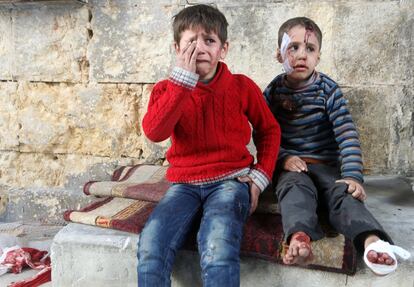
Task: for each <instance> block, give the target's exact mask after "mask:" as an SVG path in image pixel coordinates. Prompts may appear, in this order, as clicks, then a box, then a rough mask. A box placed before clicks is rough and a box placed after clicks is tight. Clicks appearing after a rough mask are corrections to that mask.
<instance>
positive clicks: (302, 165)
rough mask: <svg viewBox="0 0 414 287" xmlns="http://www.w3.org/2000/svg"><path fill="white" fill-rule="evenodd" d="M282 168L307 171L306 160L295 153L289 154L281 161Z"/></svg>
mask: <svg viewBox="0 0 414 287" xmlns="http://www.w3.org/2000/svg"><path fill="white" fill-rule="evenodd" d="M283 169H284V170H287V171H294V172H302V171H308V166H307V165H306V162H305V161H303V160H302V159H301V158H300V157H298V156H296V155H289V156H287V157H286V159H285V161H284V162H283Z"/></svg>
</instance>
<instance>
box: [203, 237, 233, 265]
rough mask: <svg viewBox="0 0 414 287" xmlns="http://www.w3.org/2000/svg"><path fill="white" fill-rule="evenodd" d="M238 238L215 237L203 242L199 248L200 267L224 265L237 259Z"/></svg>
mask: <svg viewBox="0 0 414 287" xmlns="http://www.w3.org/2000/svg"><path fill="white" fill-rule="evenodd" d="M239 246H240V240H239V239H237V238H236V237H233V238H215V239H212V240H209V241H208V242H205V244H204V246H202V247H201V248H200V249H202V250H200V255H201V267H202V268H205V267H206V266H225V265H228V264H232V263H234V262H238V261H239Z"/></svg>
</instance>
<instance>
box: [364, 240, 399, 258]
mask: <svg viewBox="0 0 414 287" xmlns="http://www.w3.org/2000/svg"><path fill="white" fill-rule="evenodd" d="M379 239H380V238H379V237H378V236H376V235H374V234H371V235H368V236H367V238H365V242H364V248H367V246H368V245H370V244H371V243H374V242H376V241H378V240H379ZM367 258H368V261H369V262H371V263H375V264H383V265H393V264H395V261H394V259H392V257H391V256H390V255H389V254H388V253H382V252H376V251H374V250H371V251H369V252H368V254H367Z"/></svg>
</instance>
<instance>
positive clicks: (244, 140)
mask: <svg viewBox="0 0 414 287" xmlns="http://www.w3.org/2000/svg"><path fill="white" fill-rule="evenodd" d="M249 122H250V124H251V125H252V127H253V128H254V130H255V133H254V138H253V139H254V142H255V145H256V149H257V163H256V164H255V165H253V161H254V158H253V156H252V155H251V154H250V152H249V151H248V149H247V148H246V146H247V144H248V143H249V141H250V138H251V132H252V130H251V127H250V125H249ZM142 125H143V129H144V132H145V134H146V136H147V137H148V138H149V139H150V140H152V141H154V142H159V141H163V140H165V139H167V138H169V137H171V147H170V148H169V150H168V152H167V159H168V162H169V163H170V167H169V169H168V171H167V179H168V180H169V181H172V182H205V181H209V180H214V179H217V178H221V177H223V176H225V175H227V174H231V173H233V172H235V171H237V170H240V169H243V168H246V167H250V168H254V169H257V170H258V171H260V172H262V173H264V174H265V175H266V176H267V177H268V179H269V181H270V179H271V178H272V173H273V170H274V167H275V162H276V159H277V155H278V152H279V145H280V128H279V125H278V123H277V122H276V120H275V119H274V117H273V115H272V113H271V112H270V110H269V109H268V107H267V105H266V102H265V100H264V98H263V96H262V93H261V91H260V89H259V88H258V87H257V85H256V84H255V83H254V82H253V81H252V80H251V79H249V78H248V77H246V76H244V75H233V74H231V73H230V71H229V70H228V69H227V66H226V65H225V64H224V63H222V62H220V63H219V66H218V68H217V73H216V75H215V77H214V79H212V80H211V81H210V82H209V83H208V84H203V83H202V82H198V83H197V86H196V87H195V89H194V90H192V89H190V88H187V87H183V86H181V85H178V84H176V83H173V82H172V81H170V80H164V81H161V82H159V83H157V84H156V85H155V86H154V88H153V90H152V94H151V98H150V102H149V104H148V111H147V113H146V115H145V117H144V119H143V122H142Z"/></svg>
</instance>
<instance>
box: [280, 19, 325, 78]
mask: <svg viewBox="0 0 414 287" xmlns="http://www.w3.org/2000/svg"><path fill="white" fill-rule="evenodd" d="M287 34H288V35H289V38H290V43H289V45H288V48H287V51H286V57H287V58H288V60H289V64H290V66H291V67H292V68H293V71H292V72H291V73H289V74H288V75H287V77H288V80H291V81H295V82H300V81H306V80H307V79H308V78H309V77H310V75H312V73H313V71H314V70H315V67H316V66H317V65H318V63H319V58H320V51H319V49H320V46H319V42H318V39H317V38H316V35H315V32H314V31H312V30H308V29H306V28H305V27H303V26H295V27H293V28H291V29H290V30H289V32H288V33H287ZM277 58H278V60H279V62H281V63H283V60H282V57H281V55H280V49H278V54H277Z"/></svg>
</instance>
